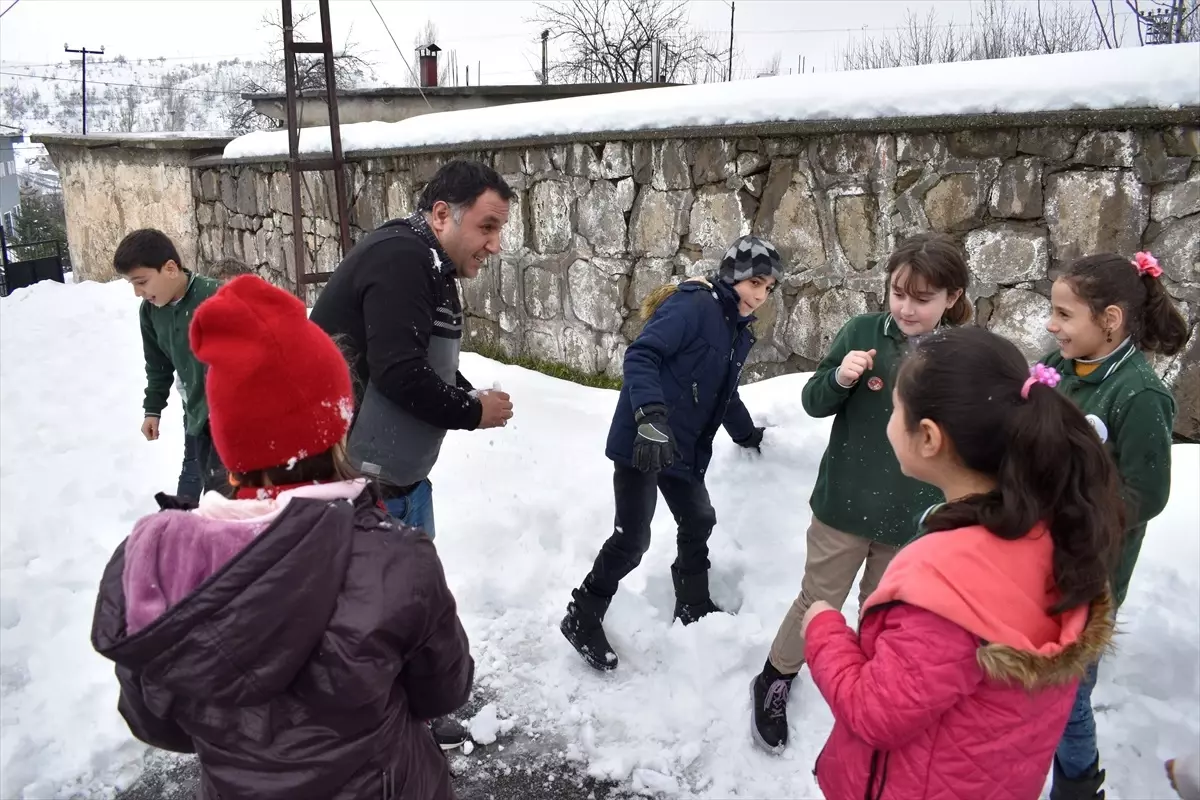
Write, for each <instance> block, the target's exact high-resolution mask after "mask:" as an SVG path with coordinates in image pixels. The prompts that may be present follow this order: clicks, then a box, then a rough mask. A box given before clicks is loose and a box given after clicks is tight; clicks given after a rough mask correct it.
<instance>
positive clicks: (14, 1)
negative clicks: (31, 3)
mask: <svg viewBox="0 0 1200 800" xmlns="http://www.w3.org/2000/svg"><path fill="white" fill-rule="evenodd" d="M19 2H21V0H13V1H12V3H10V4H9V6H8V8H6V9H4V10H3V11H0V17H3V16H4V15H5V14H7V13H8V12H10V11H12V10H13V6H15V5H16V4H17V3H19Z"/></svg>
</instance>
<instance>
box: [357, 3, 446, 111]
mask: <svg viewBox="0 0 1200 800" xmlns="http://www.w3.org/2000/svg"><path fill="white" fill-rule="evenodd" d="M371 8H374V9H375V14H376V15H377V16H378V17H379V21H380V22H382V23H383V29H384V30H385V31H387V35H388V38H389V39H391V40H392V46H393V47H395V48H396V52H397V53H399V54H400V60H401V61H403V62H404V66H406V67H408V74H410V75H412V77H413V81H414V82H415V83H416V85H417V91H418V92H420V93H421V99H422V100H424V101H425V105H427V106H429V110H430V111H432V110H433V106H432V105H431V104H430V102H429V98H428V97H426V96H425V90H424V89H422V88H421V79H420V78H419V77H417V73H416V72H414V71H413V68H412V65H411V64H409V63H408V59H407V58H405V57H404V51H403V50H401V49H400V45H399V44H397V43H396V37H395V36H392V29H391V28H389V27H388V24H387V20H385V19H384V18H383V14H380V13H379V8H378V7H377V6H376V5H375V0H371Z"/></svg>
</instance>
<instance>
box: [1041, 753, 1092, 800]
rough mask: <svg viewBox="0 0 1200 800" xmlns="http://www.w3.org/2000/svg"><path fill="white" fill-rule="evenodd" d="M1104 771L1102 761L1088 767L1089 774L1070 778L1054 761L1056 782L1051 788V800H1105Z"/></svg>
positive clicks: (1056, 760)
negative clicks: (1101, 766)
mask: <svg viewBox="0 0 1200 800" xmlns="http://www.w3.org/2000/svg"><path fill="white" fill-rule="evenodd" d="M1103 783H1104V770H1102V769H1100V759H1099V757H1097V758H1096V761H1095V763H1094V764H1092V765H1091V766H1090V767H1088V770H1087V772H1085V773H1083V774H1082V775H1080V776H1079V777H1078V778H1074V779H1072V778H1068V777H1067V776H1066V775H1065V774H1064V773H1063V771H1062V767H1060V766H1059V765H1058V758H1055V759H1054V782H1053V783H1052V784H1051V786H1050V800H1104V790H1103V789H1101V788H1100V786H1101V785H1102V784H1103Z"/></svg>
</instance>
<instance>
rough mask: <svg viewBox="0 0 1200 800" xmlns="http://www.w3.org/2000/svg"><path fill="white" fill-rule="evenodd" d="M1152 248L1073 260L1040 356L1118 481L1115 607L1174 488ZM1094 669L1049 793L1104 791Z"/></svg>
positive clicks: (1160, 292) (1173, 320)
mask: <svg viewBox="0 0 1200 800" xmlns="http://www.w3.org/2000/svg"><path fill="white" fill-rule="evenodd" d="M1161 276H1162V267H1161V266H1159V264H1158V261H1157V260H1156V259H1155V258H1154V256H1152V255H1151V254H1149V253H1138V254H1137V255H1136V256H1134V258H1133V259H1129V258H1126V257H1124V256H1120V255H1116V254H1114V253H1102V254H1100V255H1094V256H1088V257H1086V258H1081V259H1079V260H1078V261H1076V262H1074V263H1073V264H1071V266H1070V267H1068V268H1067V271H1066V273H1065V274H1063V275H1062V276H1061V277H1060V278H1059V279H1058V280H1056V281H1055V282H1054V286H1053V288H1052V289H1051V292H1050V300H1051V302H1052V304H1053V308H1052V310H1051V316H1050V321H1049V322H1047V323H1046V329H1047V330H1049V331H1050V333H1052V334H1054V338H1055V339H1057V340H1058V347H1059V349H1058V350H1057V351H1055V352H1053V353H1051V354H1049V355H1047V356H1046V357H1045V358H1043V359H1042V363H1043V364H1046V365H1047V366H1051V367H1054V369H1056V370H1058V372H1059V374H1060V375H1062V381H1061V382H1060V383H1059V385H1058V390H1059V391H1060V392H1062V393H1063V394H1065V395H1066V396H1067V397H1069V398H1070V399H1071V400H1073V401H1074V402H1075V404H1076V405H1077V406H1079V408H1080V409H1082V410H1083V413H1084V414H1085V415H1086V416H1087V419H1088V422H1090V423H1091V424H1092V427H1093V428H1094V429H1095V431H1096V433H1097V434H1098V435H1099V436H1100V440H1101V441H1102V442H1105V443H1106V444H1107V445H1108V450H1109V452H1110V453H1112V455H1113V458H1114V459H1115V460H1116V463H1117V470H1118V472H1119V473H1120V475H1121V481H1122V483H1123V484H1124V494H1125V502H1126V506H1127V511H1126V517H1127V524H1128V525H1129V529H1128V530H1127V531H1126V532H1125V540H1124V544H1123V546H1122V549H1121V558H1120V561H1119V563H1118V565H1117V571H1116V574H1115V575H1114V576H1113V587H1112V588H1113V598H1114V599H1115V600H1116V603H1117V607H1118V608H1120V605H1121V603H1122V602H1123V601H1124V600H1125V594H1126V592H1127V591H1128V589H1129V579H1130V577H1131V576H1132V575H1133V567H1134V564H1135V563H1136V562H1137V557H1138V552H1139V551H1140V550H1141V548H1142V539H1143V538H1144V537H1145V535H1146V523H1148V522H1149V521H1150V520H1152V519H1154V517H1156V516H1158V515H1159V514H1160V513H1161V512H1162V510H1163V508H1165V507H1166V505H1167V497H1168V495H1169V494H1170V491H1171V429H1172V428H1173V426H1174V421H1175V400H1174V398H1172V397H1171V393H1170V392H1169V391H1168V390H1167V387H1166V386H1164V385H1163V382H1162V381H1161V380H1160V379H1159V377H1158V375H1157V374H1155V372H1154V368H1153V367H1151V366H1150V362H1149V361H1147V360H1146V357H1145V355H1143V353H1144V352H1145V351H1150V352H1153V353H1161V354H1163V355H1167V356H1172V355H1175V354H1176V353H1178V352H1179V351H1180V350H1182V349H1183V347H1184V345H1185V344H1186V342H1187V338H1188V326H1187V322H1186V321H1185V320H1184V318H1183V316H1182V315H1181V314H1180V313H1179V311H1178V310H1177V309H1176V308H1175V306H1174V305H1173V304H1172V302H1171V298H1170V297H1169V296H1168V295H1167V292H1166V289H1165V288H1164V287H1163V285H1162V281H1161V280H1160V277H1161ZM1095 684H1096V668H1095V667H1094V666H1093V667H1092V669H1091V671H1090V672H1089V674H1088V677H1087V679H1086V680H1084V681H1082V682H1081V683H1080V685H1079V693H1078V695H1077V697H1076V700H1075V707H1074V709H1073V710H1072V711H1071V717H1070V719H1069V721H1068V722H1067V729H1066V731H1065V732H1064V734H1063V739H1062V742H1061V743H1060V744H1059V746H1058V753H1057V754H1056V758H1055V760H1054V786H1053V791H1052V792H1051V795H1050V796H1051V797H1052V798H1054V800H1075V799H1076V798H1079V799H1080V800H1092V799H1093V798H1097V797H1100V796H1102V795H1101V794H1100V785H1101V783H1103V781H1104V773H1103V771H1101V770H1100V768H1099V766H1100V764H1099V761H1100V754H1099V751H1098V750H1097V749H1096V722H1095V719H1094V718H1093V716H1092V688H1093V687H1094V686H1095Z"/></svg>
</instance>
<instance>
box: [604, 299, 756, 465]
mask: <svg viewBox="0 0 1200 800" xmlns="http://www.w3.org/2000/svg"><path fill="white" fill-rule="evenodd" d="M647 311H652V313H650V314H648V315H647V313H646V312H647ZM643 316H648V319H647V321H646V326H645V327H644V328H643V329H642V332H641V334H640V335H639V336H638V337H637V339H636V340H634V342H633V344H631V345H629V349H628V350H627V351H626V353H625V376H624V377H625V381H624V385H623V386H622V387H621V396H620V399H619V400H618V401H617V410H616V412H615V413H614V414H613V421H612V426H611V427H610V428H609V431H608V447H607V449H606V454H607V455H608V457H609V458H611V459H612V460H613V461H615V462H617V463H619V464H624V465H626V466H632V464H633V443H634V439H635V438H636V436H637V422H636V421H635V420H634V413H635V412H636V411H637V409H639V408H643V407H645V406H651V405H662V406H665V407H666V409H667V417H668V424H669V425H670V426H671V431H672V433H673V434H674V435H675V446H676V450H675V463H674V464H672V465H671V466H670V467H669V468H668V469H667V470H666V472H667V473H669V474H674V475H691V476H693V477H695V478H698V479H703V477H704V473H705V471H706V470H707V469H708V462H709V460H710V459H711V458H712V443H713V438H714V437H715V436H716V434H717V429H718V428H719V427H721V425H722V424H724V426H725V430H726V431H728V433H729V435H730V437H731V438H732V439H733V440H734V441H735V442H736V441H740V440H744V439H746V438H748V437H749V436H750V435H751V434H752V433H753V432H754V423H753V421H752V420H751V418H750V412H748V411H747V410H746V406H745V404H744V403H742V400H741V398H740V397H738V388H737V387H738V380H739V378H740V377H741V373H742V368H743V367H744V366H745V363H746V356H747V355H748V354H749V352H750V348H751V346H753V344H754V341H755V339H754V333H753V332H752V331H751V329H750V323H752V322H753V321H754V317H740V316H739V314H738V296H737V292H735V291H734V289H733V287H732V286H730V285H728V284H726V283H722V282H720V281H713V282H710V281H708V280H705V279H702V278H701V279H693V280H689V281H685V282H683V283H682V284H680V285H679V286H678V287H663V289H660V290H657V291H655V292H654V293H652V294H651V296H650V297H649V298H647V303H646V304H645V305H644V306H643Z"/></svg>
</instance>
